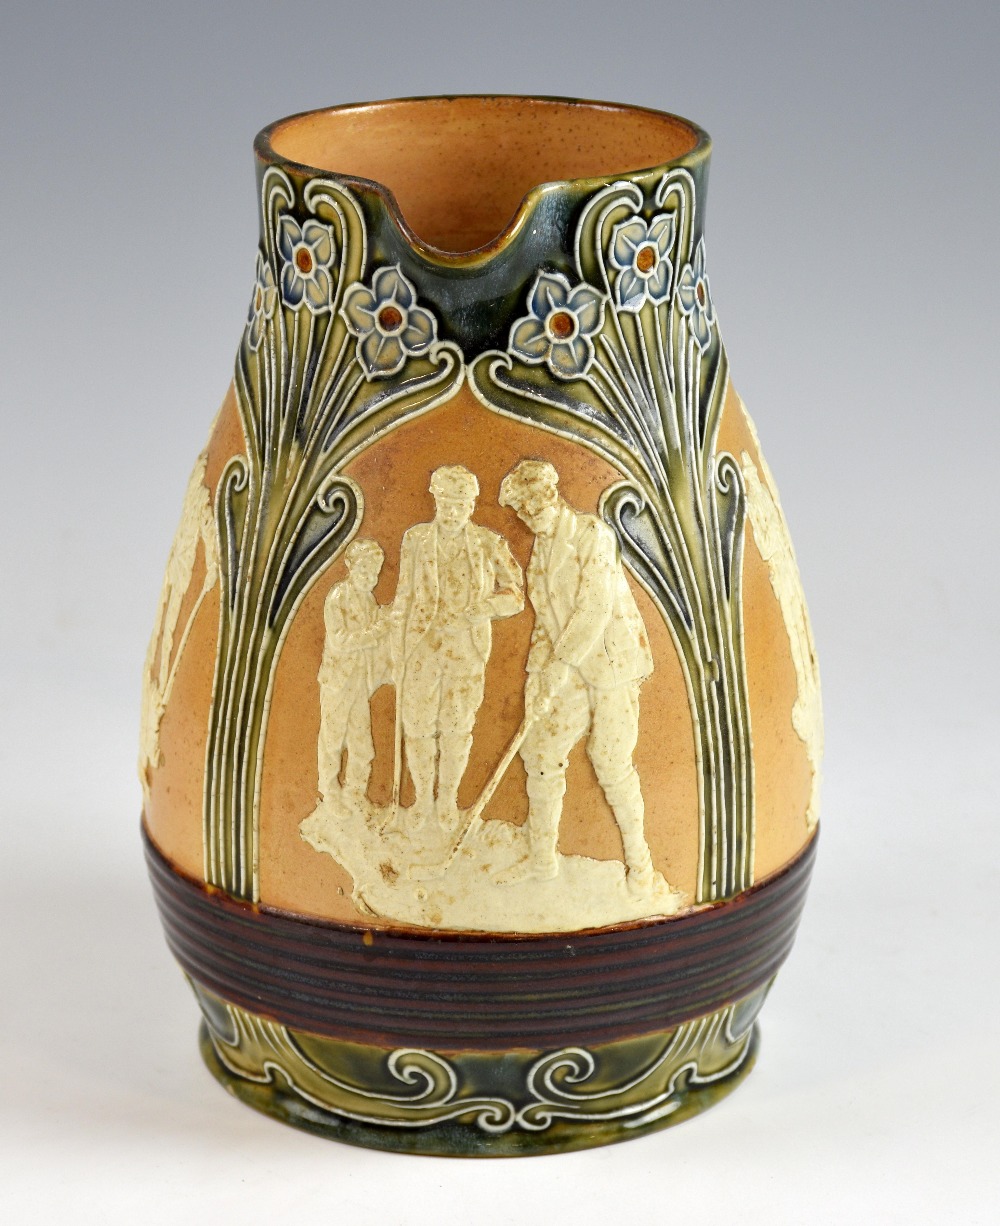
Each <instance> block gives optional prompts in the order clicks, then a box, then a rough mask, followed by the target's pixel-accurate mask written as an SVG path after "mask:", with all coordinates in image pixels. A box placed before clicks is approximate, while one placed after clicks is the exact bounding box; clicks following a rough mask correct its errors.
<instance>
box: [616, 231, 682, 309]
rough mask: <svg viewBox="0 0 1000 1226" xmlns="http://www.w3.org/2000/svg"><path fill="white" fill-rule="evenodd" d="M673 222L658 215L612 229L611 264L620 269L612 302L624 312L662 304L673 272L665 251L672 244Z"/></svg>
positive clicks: (668, 289)
mask: <svg viewBox="0 0 1000 1226" xmlns="http://www.w3.org/2000/svg"><path fill="white" fill-rule="evenodd" d="M674 228H675V226H674V219H673V216H672V215H671V214H670V213H661V214H660V215H659V216H658V217H654V218H653V219H652V221H650V222H645V221H643V219H642V218H641V217H633V218H632V219H631V220H630V221H623V222H622V223H621V225H620V226H615V229H614V234H613V235H612V239H611V263H612V264H614V266H615V267H616V268H620V269H621V272H619V274H618V280H617V281H616V282H615V299H616V300H617V302H618V305H619V306H620V307H621V308H622V310H625V311H638V310H639V309H640V308H641V307H642V305H643V303H645V302H646V301H649V302H655V303H660V302H665V301H666V300H667V298H668V296H669V294H670V277H671V275H672V273H673V271H674V266H673V264H671V262H670V260H669V258H668V256H667V252H668V251H669V250H670V248H671V247H672V246H673V243H674Z"/></svg>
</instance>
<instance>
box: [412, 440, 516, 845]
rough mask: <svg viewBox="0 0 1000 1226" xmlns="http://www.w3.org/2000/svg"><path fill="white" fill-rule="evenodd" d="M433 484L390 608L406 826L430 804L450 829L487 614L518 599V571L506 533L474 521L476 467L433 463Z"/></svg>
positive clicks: (468, 744) (497, 613)
mask: <svg viewBox="0 0 1000 1226" xmlns="http://www.w3.org/2000/svg"><path fill="white" fill-rule="evenodd" d="M430 492H431V494H432V495H433V496H434V519H433V520H432V521H431V522H430V523H426V524H414V526H413V527H412V528H409V529H407V531H406V533H405V535H404V536H403V543H402V546H401V547H400V557H399V584H398V586H397V589H396V596H395V599H394V601H393V613H392V617H393V622H394V625H395V628H396V629H395V632H396V635H397V646H396V650H395V651H394V653H393V654H394V658H395V660H396V669H397V672H398V677H399V681H398V684H399V686H400V690H401V692H399V693H397V702H399V704H400V712H401V716H402V727H403V735H404V737H405V745H406V762H407V766H408V767H409V771H410V777H411V778H412V779H413V787H414V790H415V792H416V798H415V801H414V804H413V808H412V809H411V811H410V815H409V823H408V824H409V828H410V830H411V831H416V830H419V829H420V828H421V827H422V826H423V824H424V822H425V820H426V819H427V818H428V817H430V816H431V814H432V813H436V815H437V818H438V821H439V822H440V823H441V825H442V826H443V827H444V828H446V829H448V828H451V827H452V826H453V825H454V824H455V823H456V822H457V820H458V788H459V785H460V783H461V782H462V776H463V774H464V773H465V767H466V765H467V763H468V761H469V752H470V750H471V749H472V728H473V725H474V724H475V721H476V714H477V712H478V711H479V708H480V706H481V704H482V701H483V686H484V681H485V676H486V662H487V660H488V659H489V656H490V649H491V647H492V641H493V640H492V622H493V620H494V619H495V618H500V617H512V616H513V615H514V614H515V613H520V612H521V610H522V609H523V608H524V592H523V578H524V577H523V575H522V573H521V568H520V566H518V564H517V562H515V560H514V557H513V555H512V554H511V552H510V549H509V547H508V545H507V542H506V541H505V540H504V539H503V537H501V536H498V535H497V534H496V533H495V532H490V531H489V529H488V528H482V527H480V526H479V525H478V524H474V523H472V522H471V518H472V512H473V509H474V507H475V505H476V497H477V495H478V494H479V482H478V481H477V480H476V478H475V476H474V475H473V474H472V473H471V472H469V470H468V469H466V468H462V467H461V466H460V465H457V464H456V465H449V466H446V467H443V468H438V469H435V471H434V472H433V473H432V475H431V481H430ZM435 782H436V784H437V801H436V804H435V799H434V795H435Z"/></svg>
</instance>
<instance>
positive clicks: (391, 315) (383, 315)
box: [378, 306, 403, 332]
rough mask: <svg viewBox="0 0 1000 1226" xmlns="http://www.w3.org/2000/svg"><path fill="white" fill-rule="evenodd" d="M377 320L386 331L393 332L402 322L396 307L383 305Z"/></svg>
mask: <svg viewBox="0 0 1000 1226" xmlns="http://www.w3.org/2000/svg"><path fill="white" fill-rule="evenodd" d="M378 321H379V323H380V324H381V325H382V327H383V328H384V329H385V331H386V332H395V330H396V329H397V328H398V327H399V326H400V324H402V322H403V316H402V314H401V312H400V311H399V310H398V308H397V307H394V306H385V307H383V308H382V309H381V311H379V313H378Z"/></svg>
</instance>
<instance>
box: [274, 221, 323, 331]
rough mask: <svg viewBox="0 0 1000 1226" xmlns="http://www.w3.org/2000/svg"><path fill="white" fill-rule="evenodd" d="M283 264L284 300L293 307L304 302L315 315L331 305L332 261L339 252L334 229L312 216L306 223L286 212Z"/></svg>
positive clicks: (280, 243)
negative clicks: (299, 221)
mask: <svg viewBox="0 0 1000 1226" xmlns="http://www.w3.org/2000/svg"><path fill="white" fill-rule="evenodd" d="M278 251H279V252H280V254H281V259H282V261H283V263H282V268H281V300H282V302H284V304H285V305H286V306H290V307H291V308H292V309H293V310H294V309H295V308H296V307H299V306H301V305H302V303H303V302H304V303H305V304H306V306H307V307H308V308H309V310H310V311H312V313H313V314H314V315H320V314H322V313H323V312H324V311H328V310H329V309H330V302H331V299H332V298H333V276H332V274H331V272H330V265H331V264H332V263H333V257H334V255H335V254H336V246H335V244H334V241H333V229H332V227H330V226H325V225H324V224H323V223H322V222H321V221H316V220H314V219H313V218H310V219H309V220H308V221H306V222H305V223H304V224H303V225H301V226H300V225H299V223H298V222H297V221H296V220H295V218H294V217H290V216H289V215H288V214H287V213H283V214H282V215H281V218H280V220H279V222H278Z"/></svg>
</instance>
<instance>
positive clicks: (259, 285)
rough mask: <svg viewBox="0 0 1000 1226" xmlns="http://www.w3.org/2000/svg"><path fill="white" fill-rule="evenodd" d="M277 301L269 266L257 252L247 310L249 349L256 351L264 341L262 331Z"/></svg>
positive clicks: (272, 274) (276, 290)
mask: <svg viewBox="0 0 1000 1226" xmlns="http://www.w3.org/2000/svg"><path fill="white" fill-rule="evenodd" d="M277 300H278V287H277V284H276V283H275V280H274V272H273V270H272V268H271V265H270V264H269V263H268V262H267V260H265V259H264V257H263V255H262V254H261V253H260V252H259V251H258V252H257V279H256V281H255V282H254V287H253V297H252V298H251V299H250V307H249V309H248V310H247V340H248V341H249V343H250V348H251V349H253V350H257V349H259V348H260V343H261V341H262V340H263V339H264V329H265V327H266V325H267V321H268V320H269V319H270V318H271V316H272V315H273V314H274V308H275V305H276V304H277Z"/></svg>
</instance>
